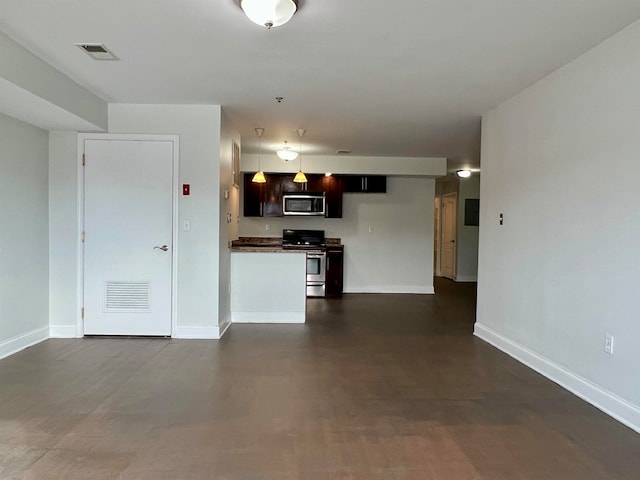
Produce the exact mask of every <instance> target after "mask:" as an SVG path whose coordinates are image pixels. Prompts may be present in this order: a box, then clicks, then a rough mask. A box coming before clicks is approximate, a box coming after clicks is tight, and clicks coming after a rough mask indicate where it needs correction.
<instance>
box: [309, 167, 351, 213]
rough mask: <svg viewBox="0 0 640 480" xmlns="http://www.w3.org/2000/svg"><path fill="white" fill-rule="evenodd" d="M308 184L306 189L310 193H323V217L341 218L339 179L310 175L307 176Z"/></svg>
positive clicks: (340, 180) (340, 184)
mask: <svg viewBox="0 0 640 480" xmlns="http://www.w3.org/2000/svg"><path fill="white" fill-rule="evenodd" d="M307 178H308V179H309V182H308V184H307V189H308V190H309V191H310V192H325V212H326V213H325V217H327V218H342V191H343V188H344V187H343V181H342V178H341V177H338V176H336V175H331V176H329V177H327V176H325V175H316V174H311V175H307Z"/></svg>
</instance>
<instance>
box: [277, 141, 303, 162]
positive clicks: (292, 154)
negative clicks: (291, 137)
mask: <svg viewBox="0 0 640 480" xmlns="http://www.w3.org/2000/svg"><path fill="white" fill-rule="evenodd" d="M276 155H278V157H280V158H281V159H282V160H284V161H285V162H291V161H292V160H295V159H296V158H298V152H296V151H294V150H291V147H290V146H289V145H288V144H287V141H286V140H285V141H284V146H283V147H282V148H281V149H280V150H278V151H277V152H276Z"/></svg>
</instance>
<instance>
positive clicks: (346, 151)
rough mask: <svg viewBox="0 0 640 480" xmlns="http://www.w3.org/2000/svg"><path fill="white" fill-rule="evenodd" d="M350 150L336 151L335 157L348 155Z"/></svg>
mask: <svg viewBox="0 0 640 480" xmlns="http://www.w3.org/2000/svg"><path fill="white" fill-rule="evenodd" d="M350 153H351V150H338V151H336V155H349V154H350Z"/></svg>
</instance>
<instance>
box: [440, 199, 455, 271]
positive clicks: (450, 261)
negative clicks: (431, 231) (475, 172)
mask: <svg viewBox="0 0 640 480" xmlns="http://www.w3.org/2000/svg"><path fill="white" fill-rule="evenodd" d="M457 200H458V195H457V194H455V193H447V194H445V195H443V196H442V211H441V214H442V242H441V243H440V246H441V252H442V253H441V259H440V267H441V268H440V271H441V272H442V276H443V277H447V278H451V279H454V278H455V274H456V209H457V205H458V201H457Z"/></svg>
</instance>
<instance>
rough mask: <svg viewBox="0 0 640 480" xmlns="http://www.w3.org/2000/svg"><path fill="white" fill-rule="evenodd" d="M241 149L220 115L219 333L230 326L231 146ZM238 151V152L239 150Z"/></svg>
mask: <svg viewBox="0 0 640 480" xmlns="http://www.w3.org/2000/svg"><path fill="white" fill-rule="evenodd" d="M234 142H235V143H236V144H237V145H238V147H240V148H242V147H241V139H240V134H239V133H238V132H237V131H236V130H234V129H233V127H232V125H231V122H230V120H229V119H228V117H227V115H226V114H225V112H224V111H223V112H222V118H221V130H220V178H219V183H220V186H219V188H220V190H219V197H220V198H219V204H220V240H219V256H220V259H219V264H220V272H219V299H220V302H219V305H218V317H219V319H220V320H219V325H220V330H221V332H224V330H225V329H226V328H227V327H228V326H229V325H230V323H231V291H230V285H231V251H230V250H229V242H230V241H231V240H235V239H236V238H238V215H239V208H240V207H239V193H238V192H239V189H238V187H236V186H233V168H232V167H233V165H232V163H233V144H234ZM241 151H242V150H241Z"/></svg>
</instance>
